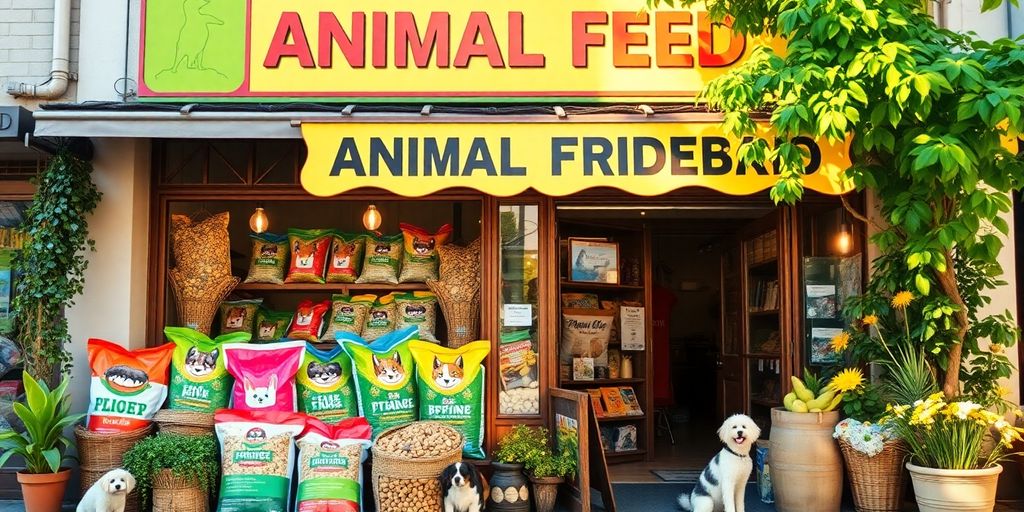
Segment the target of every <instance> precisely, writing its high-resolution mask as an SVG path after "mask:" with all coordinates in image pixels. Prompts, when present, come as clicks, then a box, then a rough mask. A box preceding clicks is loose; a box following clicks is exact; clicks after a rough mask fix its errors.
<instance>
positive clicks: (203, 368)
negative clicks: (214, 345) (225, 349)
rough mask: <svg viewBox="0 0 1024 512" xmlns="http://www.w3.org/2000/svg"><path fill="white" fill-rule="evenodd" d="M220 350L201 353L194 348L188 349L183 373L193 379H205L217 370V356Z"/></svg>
mask: <svg viewBox="0 0 1024 512" xmlns="http://www.w3.org/2000/svg"><path fill="white" fill-rule="evenodd" d="M218 354H220V350H217V349H213V351H212V352H203V351H201V350H199V349H198V348H196V347H192V348H190V349H188V353H186V354H185V371H186V372H188V373H189V375H191V376H193V377H205V376H207V375H209V374H211V373H213V370H215V369H216V368H217V355H218Z"/></svg>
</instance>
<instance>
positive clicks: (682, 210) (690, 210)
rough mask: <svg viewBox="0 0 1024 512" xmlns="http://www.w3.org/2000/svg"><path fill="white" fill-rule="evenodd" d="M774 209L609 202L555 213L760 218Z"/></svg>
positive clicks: (605, 216)
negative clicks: (616, 204) (617, 204)
mask: <svg viewBox="0 0 1024 512" xmlns="http://www.w3.org/2000/svg"><path fill="white" fill-rule="evenodd" d="M772 211H774V209H773V208H760V207H752V208H736V207H721V206H708V207H701V206H685V207H669V208H666V207H664V206H661V205H659V206H652V207H650V208H644V207H643V206H633V205H630V206H629V207H618V208H617V207H615V206H609V205H595V206H583V207H580V206H573V207H571V209H567V208H559V209H558V216H559V217H560V218H565V219H640V220H655V219H737V220H741V219H742V220H748V219H759V218H761V217H764V216H765V215H768V214H769V213H771V212H772Z"/></svg>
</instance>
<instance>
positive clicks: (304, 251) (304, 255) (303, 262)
mask: <svg viewBox="0 0 1024 512" xmlns="http://www.w3.org/2000/svg"><path fill="white" fill-rule="evenodd" d="M317 243H319V242H311V243H308V244H302V243H299V242H298V241H296V242H295V247H294V248H293V249H292V250H293V251H294V252H295V268H313V256H314V255H315V254H316V245H317Z"/></svg>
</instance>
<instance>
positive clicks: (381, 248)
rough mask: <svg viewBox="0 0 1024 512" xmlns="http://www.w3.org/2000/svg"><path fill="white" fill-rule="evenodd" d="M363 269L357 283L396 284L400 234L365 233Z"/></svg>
mask: <svg viewBox="0 0 1024 512" xmlns="http://www.w3.org/2000/svg"><path fill="white" fill-rule="evenodd" d="M365 252H366V254H365V255H364V256H363V270H362V272H360V273H359V278H358V279H356V282H357V283H388V284H398V268H399V267H400V266H401V265H402V235H391V236H384V235H367V236H366V251H365Z"/></svg>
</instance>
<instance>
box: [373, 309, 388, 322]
mask: <svg viewBox="0 0 1024 512" xmlns="http://www.w3.org/2000/svg"><path fill="white" fill-rule="evenodd" d="M370 319H372V320H385V321H386V320H387V319H388V312H387V311H380V310H374V311H372V312H371V313H370Z"/></svg>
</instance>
